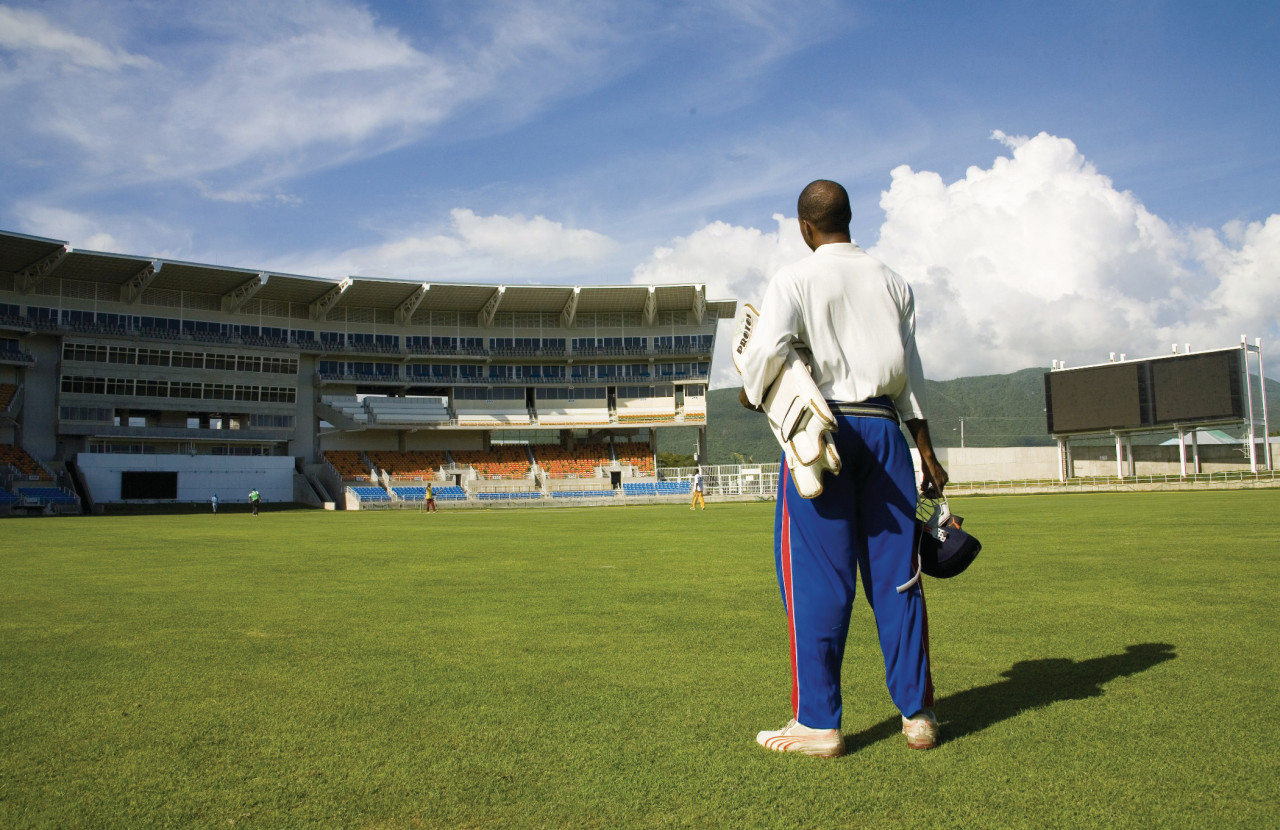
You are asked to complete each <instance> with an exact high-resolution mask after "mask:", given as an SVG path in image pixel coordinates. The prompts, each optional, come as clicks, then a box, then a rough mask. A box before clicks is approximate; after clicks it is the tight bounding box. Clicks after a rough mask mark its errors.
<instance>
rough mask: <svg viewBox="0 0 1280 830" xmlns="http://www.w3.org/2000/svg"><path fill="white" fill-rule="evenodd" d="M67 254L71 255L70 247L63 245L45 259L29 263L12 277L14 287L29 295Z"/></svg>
mask: <svg viewBox="0 0 1280 830" xmlns="http://www.w3.org/2000/svg"><path fill="white" fill-rule="evenodd" d="M69 253H71V246H70V245H63V246H62V247H61V248H59V249H58V250H56V251H54V252H53V253H51V254H49V255H48V256H47V257H44V258H42V259H40V260H37V261H36V262H33V263H31V264H30V265H28V266H27V267H26V268H23V269H22V270H21V271H19V272H18V273H16V274H14V275H13V278H14V279H13V283H14V285H15V286H17V288H18V291H20V292H21V293H23V294H30V293H31V292H32V291H35V290H36V286H37V285H39V284H40V282H41V281H42V280H43V279H44V278H45V277H47V276H49V272H50V271H52V270H53V269H54V268H57V267H58V263H59V262H62V260H64V259H66V258H67V254H69Z"/></svg>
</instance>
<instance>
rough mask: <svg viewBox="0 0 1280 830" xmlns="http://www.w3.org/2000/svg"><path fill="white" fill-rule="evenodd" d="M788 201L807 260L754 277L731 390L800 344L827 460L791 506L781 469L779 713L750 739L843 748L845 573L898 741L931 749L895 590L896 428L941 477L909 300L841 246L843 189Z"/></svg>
mask: <svg viewBox="0 0 1280 830" xmlns="http://www.w3.org/2000/svg"><path fill="white" fill-rule="evenodd" d="M798 207H799V211H798V212H799V220H800V233H801V235H802V236H803V237H804V241H805V243H806V244H807V245H808V246H809V249H810V250H812V251H813V253H812V254H811V255H810V256H809V257H807V258H805V259H804V260H801V261H800V262H798V263H795V264H793V265H790V266H787V267H785V268H783V269H782V270H780V271H779V272H778V273H777V274H776V275H775V276H774V277H773V278H772V280H770V282H769V285H768V288H767V289H766V291H765V295H764V300H763V302H762V304H761V307H760V317H759V320H758V321H756V329H755V331H754V333H753V335H752V336H751V339H750V341H749V343H748V344H747V346H746V348H745V351H744V354H743V356H742V357H743V360H742V365H741V366H740V369H741V371H742V380H743V394H744V396H745V397H746V398H747V400H748V401H749V402H750V404H752V405H754V406H759V405H760V404H761V403H762V401H763V400H764V398H765V395H766V393H767V392H768V390H769V387H770V385H771V384H772V383H773V381H774V380H775V379H776V377H777V375H778V372H779V370H780V369H782V367H783V364H784V360H785V358H786V356H787V355H788V353H789V350H790V349H791V348H792V347H793V346H796V347H804V348H807V349H808V351H809V353H810V354H811V355H812V361H811V364H810V371H811V373H812V375H813V380H814V382H815V383H816V384H817V386H818V389H819V390H820V391H821V393H822V395H823V397H824V398H825V399H826V400H827V402H828V406H829V407H830V409H831V411H832V413H833V414H834V415H835V416H836V420H837V422H838V424H837V429H836V431H835V435H834V442H835V446H836V449H837V450H838V452H839V455H840V459H841V464H840V470H839V473H836V474H833V473H831V472H827V473H825V475H824V486H823V489H822V492H821V493H820V494H819V495H817V496H816V497H814V498H812V499H805V498H801V497H800V495H799V493H798V492H797V491H796V487H795V482H794V480H793V479H792V477H791V476H790V475H787V474H786V466H785V464H786V459H785V458H784V460H783V464H784V466H783V468H782V469H783V474H782V475H780V476H779V477H778V502H777V508H776V520H775V527H774V541H775V545H774V547H775V551H774V553H775V560H776V565H777V571H778V585H779V587H780V589H781V592H782V599H783V603H784V606H785V608H786V613H787V622H788V628H789V630H790V640H791V682H792V688H791V707H792V712H791V715H792V717H791V720H790V721H789V722H788V724H787V725H786V726H785V727H783V728H782V729H779V730H770V731H764V732H760V733H759V734H758V735H757V736H756V740H757V742H758V743H759V744H760V745H761V746H764V747H766V748H768V749H772V750H777V751H782V752H801V753H805V754H808V755H817V756H823V757H834V756H838V755H841V754H843V753H844V736H843V735H842V733H841V731H840V719H841V714H842V711H843V699H842V697H841V693H840V671H841V663H842V661H843V658H844V648H845V638H846V635H847V634H848V630H849V617H850V613H851V611H852V608H853V600H854V595H855V582H854V578H855V577H854V574H855V571H857V572H858V573H860V574H861V576H862V586H863V591H864V592H865V594H866V597H867V603H868V604H869V605H870V606H871V608H872V611H873V613H874V615H875V622H876V628H877V630H878V632H879V640H880V649H881V651H882V652H883V655H884V668H885V679H886V683H887V685H888V688H889V695H890V698H891V699H892V701H893V703H894V705H895V706H897V708H898V709H899V710H900V711H901V713H902V723H903V732H904V733H905V734H906V735H907V744H908V746H910V747H911V748H916V749H924V748H932V747H933V746H935V745H936V744H937V740H938V722H937V719H936V717H935V716H934V713H933V708H932V707H933V680H932V677H931V675H930V671H929V635H928V625H927V620H926V615H925V603H924V594H923V590H922V588H921V586H920V584H919V582H918V581H917V583H916V584H915V585H914V586H912V587H911V588H910V589H909V590H906V591H905V592H902V593H899V592H898V591H897V586H899V585H902V584H904V583H906V582H908V581H909V580H910V579H911V577H912V575H913V573H914V571H915V567H914V558H915V555H914V519H915V510H916V501H917V492H918V491H917V486H916V479H915V471H914V469H913V466H912V461H911V452H910V449H909V448H908V446H907V442H906V439H905V438H904V437H903V435H902V431H901V429H900V428H899V420H900V419H901V420H902V421H903V422H905V423H906V426H907V429H908V430H910V432H911V435H912V438H913V439H914V440H915V443H916V446H917V448H918V449H919V451H920V459H921V464H922V466H923V477H924V481H923V489H924V491H925V492H926V493H927V494H934V493H937V494H940V493H941V491H942V488H943V487H944V486H945V485H946V483H947V473H946V470H944V469H943V468H942V466H941V465H940V464H939V463H938V460H937V458H936V457H935V456H934V451H933V444H932V442H931V440H930V437H929V427H928V424H927V422H926V421H925V413H924V407H925V400H924V372H923V369H922V368H921V365H920V357H919V354H918V353H917V351H916V341H915V326H916V320H915V300H914V298H913V296H912V293H911V289H910V288H909V287H908V286H907V284H906V282H905V281H904V280H903V279H902V278H901V277H900V276H898V275H897V274H896V273H894V272H893V271H891V270H890V269H889V268H887V267H885V266H884V265H882V264H881V263H879V262H877V261H876V260H874V259H872V258H871V257H870V256H868V255H867V254H866V253H865V252H864V251H863V250H862V249H861V248H859V247H858V246H856V245H854V244H853V242H852V237H851V236H850V234H849V222H850V219H851V217H852V213H851V211H850V208H849V196H848V194H847V193H846V192H845V189H844V188H843V187H841V186H840V185H839V184H837V183H835V182H832V181H825V180H819V181H815V182H813V183H811V184H810V185H808V186H807V187H806V188H805V189H804V191H803V192H802V193H801V194H800V199H799V205H798Z"/></svg>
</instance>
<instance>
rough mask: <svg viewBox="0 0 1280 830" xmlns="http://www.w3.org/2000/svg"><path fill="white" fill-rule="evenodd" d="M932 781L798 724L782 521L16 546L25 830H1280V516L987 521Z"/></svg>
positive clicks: (180, 520) (356, 522)
mask: <svg viewBox="0 0 1280 830" xmlns="http://www.w3.org/2000/svg"><path fill="white" fill-rule="evenodd" d="M952 507H953V509H955V510H956V511H957V512H959V513H961V514H963V515H964V516H965V517H966V527H967V528H969V529H971V530H972V531H973V532H974V533H976V534H977V535H978V536H979V537H980V538H981V539H982V541H983V543H984V551H983V553H982V556H981V557H980V558H979V560H978V562H977V564H976V565H975V566H974V567H973V568H972V569H971V570H970V571H969V572H968V573H966V574H965V575H964V576H962V577H960V578H959V579H956V580H951V581H947V582H940V581H930V582H929V583H928V585H927V589H926V590H927V593H928V596H929V610H930V628H931V630H932V632H933V639H932V648H933V654H934V678H935V683H936V685H937V687H938V696H939V699H938V711H939V716H940V718H941V719H942V721H943V728H944V739H945V742H944V743H943V745H942V746H941V747H939V748H938V749H937V750H934V751H932V752H911V751H908V750H907V749H906V746H905V743H904V739H903V737H902V736H901V735H900V734H898V720H897V713H896V712H895V711H894V710H893V708H892V705H891V704H890V702H889V699H888V694H887V692H886V691H885V689H884V682H883V669H882V667H881V664H880V656H879V651H878V649H877V647H876V645H875V643H874V638H873V636H872V628H871V620H870V612H869V611H868V609H867V607H866V605H865V603H864V602H862V601H861V599H860V600H859V602H858V604H857V606H856V607H855V610H854V624H853V628H852V631H851V633H850V644H849V649H848V654H847V657H846V662H845V671H844V674H845V723H844V731H845V735H846V740H847V742H848V748H849V754H848V755H846V756H845V757H844V758H840V759H835V760H823V759H814V758H807V757H794V756H784V755H778V754H774V753H769V752H766V751H765V750H763V749H761V748H759V747H757V746H756V745H755V743H754V740H753V739H754V735H755V732H756V731H757V730H759V729H766V728H777V727H778V726H780V725H781V724H782V723H783V722H784V721H785V720H786V718H787V717H788V706H789V703H788V701H789V686H788V673H789V666H788V658H787V653H786V639H785V636H786V635H785V629H784V618H783V613H782V607H781V603H780V601H779V599H778V596H777V588H776V582H775V579H774V574H773V564H772V519H773V507H772V505H771V504H714V503H713V504H712V505H711V507H710V509H708V510H707V511H706V512H705V513H696V514H694V513H690V512H689V511H688V510H687V509H686V508H685V507H684V506H683V505H671V506H655V507H630V508H597V509H588V508H581V509H579V508H571V509H555V510H494V511H456V512H449V511H448V509H447V507H446V508H444V509H442V510H441V512H440V513H438V514H436V515H425V514H422V513H416V512H381V513H367V512H366V513H323V512H306V511H297V512H282V513H266V514H264V515H262V516H260V517H258V518H257V519H254V518H252V517H250V516H248V515H246V514H224V515H218V516H212V515H203V514H198V515H186V516H167V517H154V516H122V517H109V516H108V517H93V518H78V517H76V518H72V517H68V518H45V519H11V520H7V521H4V522H0V826H3V827H113V828H114V827H130V828H134V827H160V826H173V827H219V828H224V827H267V828H276V827H291V826H297V827H301V826H324V827H388V828H400V827H405V828H409V827H450V828H452V827H478V828H502V827H574V828H579V827H598V828H619V827H696V828H702V827H733V828H737V827H815V828H818V827H877V828H879V827H886V826H913V827H974V826H982V827H1063V828H1075V827H1143V828H1146V827H1171V828H1185V827H1217V826H1220V827H1274V826H1276V825H1277V822H1278V821H1280V808H1278V807H1277V805H1278V804H1280V775H1278V773H1280V761H1278V759H1280V752H1277V750H1276V747H1275V741H1274V738H1273V733H1274V732H1275V726H1274V723H1273V722H1272V720H1271V718H1272V717H1273V716H1274V714H1275V710H1276V703H1277V697H1278V695H1277V691H1276V690H1277V683H1278V681H1280V678H1278V677H1277V674H1278V673H1280V660H1277V658H1276V656H1275V646H1276V643H1277V633H1278V631H1280V623H1278V622H1277V620H1278V619H1280V617H1278V615H1277V611H1276V590H1277V585H1278V584H1280V580H1278V579H1277V577H1278V576H1280V564H1278V562H1277V542H1280V527H1278V526H1277V522H1276V516H1277V513H1278V512H1280V509H1278V508H1280V490H1254V491H1239V492H1205V493H1166V494H1122V495H1082V496H1046V497H1039V496H1024V497H1002V498H970V499H965V500H954V501H953V503H952Z"/></svg>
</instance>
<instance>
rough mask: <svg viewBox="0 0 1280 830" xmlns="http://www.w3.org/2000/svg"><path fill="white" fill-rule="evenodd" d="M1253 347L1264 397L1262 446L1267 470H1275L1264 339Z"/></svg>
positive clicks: (1259, 382) (1261, 392)
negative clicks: (1268, 415)
mask: <svg viewBox="0 0 1280 830" xmlns="http://www.w3.org/2000/svg"><path fill="white" fill-rule="evenodd" d="M1253 345H1254V347H1255V348H1256V349H1257V350H1258V386H1260V387H1262V388H1261V389H1260V390H1259V391H1258V394H1260V395H1261V396H1262V445H1263V447H1265V450H1264V453H1265V458H1266V460H1267V469H1268V470H1274V469H1275V467H1273V466H1272V465H1271V423H1270V421H1269V420H1268V419H1267V375H1266V373H1265V372H1263V371H1262V338H1261V337H1256V338H1254V340H1253Z"/></svg>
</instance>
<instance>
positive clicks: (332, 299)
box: [311, 277, 355, 320]
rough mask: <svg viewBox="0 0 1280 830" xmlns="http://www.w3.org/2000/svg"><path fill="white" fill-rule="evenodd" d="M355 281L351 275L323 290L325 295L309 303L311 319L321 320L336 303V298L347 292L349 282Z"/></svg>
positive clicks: (340, 297)
mask: <svg viewBox="0 0 1280 830" xmlns="http://www.w3.org/2000/svg"><path fill="white" fill-rule="evenodd" d="M353 282H355V281H354V280H353V279H351V277H347V278H346V279H345V280H343V281H342V282H340V283H338V284H337V285H335V286H334V287H333V288H330V289H329V290H328V291H326V292H325V295H324V296H323V297H321V298H320V299H318V300H316V301H315V302H313V303H312V304H311V319H312V320H323V319H324V318H325V315H327V314H328V313H329V309H331V308H333V307H334V306H335V305H337V304H338V300H340V299H342V295H343V294H345V293H346V292H347V289H348V288H350V287H351V284H352V283H353Z"/></svg>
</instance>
